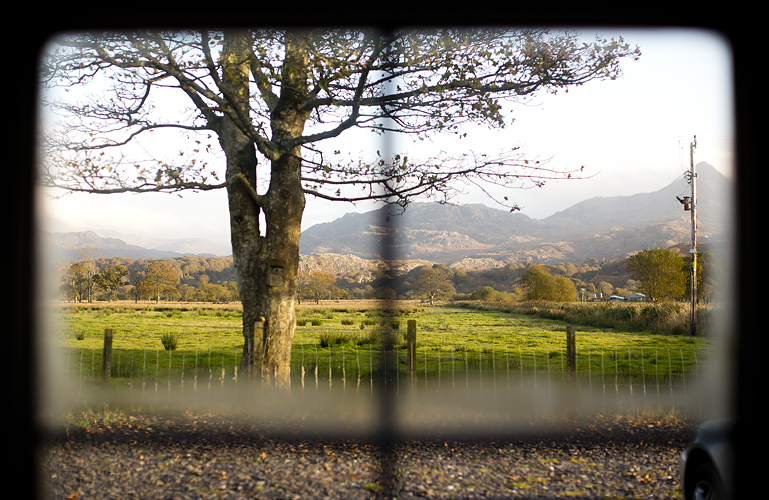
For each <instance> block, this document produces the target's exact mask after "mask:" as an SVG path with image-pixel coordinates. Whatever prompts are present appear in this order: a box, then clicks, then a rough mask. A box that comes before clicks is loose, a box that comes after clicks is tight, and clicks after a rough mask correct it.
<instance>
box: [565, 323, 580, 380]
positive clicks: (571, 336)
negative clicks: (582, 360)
mask: <svg viewBox="0 0 769 500" xmlns="http://www.w3.org/2000/svg"><path fill="white" fill-rule="evenodd" d="M566 369H567V371H568V373H569V378H570V379H571V378H573V377H574V376H575V374H576V373H577V332H576V329H575V328H574V327H573V326H567V327H566Z"/></svg>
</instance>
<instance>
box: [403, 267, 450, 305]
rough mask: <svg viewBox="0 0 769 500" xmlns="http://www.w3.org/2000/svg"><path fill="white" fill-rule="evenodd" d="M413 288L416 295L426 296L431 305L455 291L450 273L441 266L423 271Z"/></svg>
mask: <svg viewBox="0 0 769 500" xmlns="http://www.w3.org/2000/svg"><path fill="white" fill-rule="evenodd" d="M411 290H412V291H413V292H414V294H415V295H416V296H418V297H423V298H426V299H427V300H428V301H429V302H430V305H433V304H434V303H435V301H436V300H440V299H443V298H447V297H449V296H450V295H451V294H452V293H454V291H455V290H454V285H452V284H451V280H450V279H449V275H448V273H447V272H446V271H444V270H443V269H441V268H440V267H434V268H432V269H427V270H425V271H423V272H422V273H421V274H420V275H419V277H418V278H417V280H416V281H415V282H414V285H413V286H412V287H411Z"/></svg>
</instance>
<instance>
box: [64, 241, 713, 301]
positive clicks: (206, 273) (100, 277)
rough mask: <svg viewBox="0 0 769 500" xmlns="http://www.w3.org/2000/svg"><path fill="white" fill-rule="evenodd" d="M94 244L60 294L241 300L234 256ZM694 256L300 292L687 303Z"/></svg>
mask: <svg viewBox="0 0 769 500" xmlns="http://www.w3.org/2000/svg"><path fill="white" fill-rule="evenodd" d="M93 253H94V248H93V247H84V248H82V249H80V250H79V253H78V255H79V260H78V261H77V262H73V263H68V264H65V269H64V272H63V273H62V280H61V286H60V289H59V292H60V294H61V296H62V298H64V299H66V300H68V301H75V302H82V301H86V302H91V301H93V300H108V301H109V300H136V301H139V300H154V301H160V300H167V301H182V302H232V301H238V300H240V296H239V293H238V288H237V285H236V276H235V269H234V265H233V260H232V258H231V257H176V258H170V259H162V260H149V259H127V258H120V257H111V258H94V256H93ZM690 262H691V259H690V258H688V257H684V256H681V255H679V253H678V252H676V251H675V250H672V249H661V248H650V249H645V250H642V251H640V252H638V253H637V254H635V255H633V256H631V257H629V258H628V259H625V260H618V261H605V260H604V261H599V260H597V259H589V260H587V261H585V262H583V263H581V264H574V263H570V262H567V263H558V264H550V265H546V264H536V263H509V264H507V265H505V266H502V267H498V268H493V269H485V270H479V271H468V270H465V269H460V268H451V267H449V266H447V265H445V264H432V265H429V264H428V265H423V266H418V267H415V268H413V269H411V270H409V271H400V270H388V271H378V272H377V274H376V276H375V278H374V280H373V281H368V282H361V281H360V280H359V278H358V277H356V276H343V275H339V276H334V275H332V274H330V273H324V272H320V271H317V272H304V271H300V272H299V276H298V280H297V288H296V297H297V300H298V301H299V302H300V303H301V302H302V301H313V302H316V303H317V302H319V301H321V300H349V299H389V300H397V299H422V300H425V301H427V302H430V303H434V302H435V301H437V300H481V301H527V300H528V301H535V300H536V301H559V302H564V301H573V300H588V299H591V298H593V297H598V296H604V297H608V296H610V295H618V296H622V297H626V296H627V295H629V294H630V293H632V292H640V293H643V294H645V295H646V296H648V297H649V298H650V299H651V300H654V301H659V300H671V299H672V300H687V299H688V297H689V289H690V266H691V263H690ZM698 262H699V271H698V283H697V296H698V300H699V301H700V302H711V301H714V300H717V298H718V293H719V287H718V278H719V277H718V275H719V272H720V264H719V262H718V258H717V256H716V255H715V254H713V253H711V252H705V253H703V254H698Z"/></svg>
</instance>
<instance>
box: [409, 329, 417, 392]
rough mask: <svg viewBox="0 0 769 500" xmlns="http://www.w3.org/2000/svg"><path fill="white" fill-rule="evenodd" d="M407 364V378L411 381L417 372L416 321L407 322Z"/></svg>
mask: <svg viewBox="0 0 769 500" xmlns="http://www.w3.org/2000/svg"><path fill="white" fill-rule="evenodd" d="M406 345H407V346H408V350H407V362H406V365H407V367H408V372H409V377H410V378H411V379H412V380H413V379H414V376H415V375H416V370H417V320H415V319H410V320H409V321H408V330H406Z"/></svg>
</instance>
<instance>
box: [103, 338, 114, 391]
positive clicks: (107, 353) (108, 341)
mask: <svg viewBox="0 0 769 500" xmlns="http://www.w3.org/2000/svg"><path fill="white" fill-rule="evenodd" d="M111 372H112V328H105V329H104V349H103V350H102V357H101V381H102V383H103V384H105V385H106V384H109V377H110V373H111Z"/></svg>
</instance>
